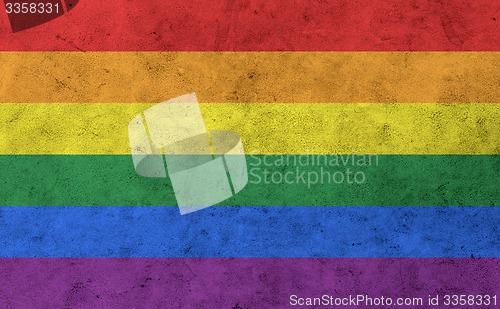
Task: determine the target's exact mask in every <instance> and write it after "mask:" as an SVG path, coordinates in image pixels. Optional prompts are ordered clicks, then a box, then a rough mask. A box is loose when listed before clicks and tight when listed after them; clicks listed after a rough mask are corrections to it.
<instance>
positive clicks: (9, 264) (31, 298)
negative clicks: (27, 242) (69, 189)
mask: <svg viewBox="0 0 500 309" xmlns="http://www.w3.org/2000/svg"><path fill="white" fill-rule="evenodd" d="M499 266H500V265H499V259H473V258H464V259H425V258H420V259H389V258H386V259H360V258H359V259H295V258H294V259H292V258H290V259H275V258H263V259H255V258H252V259H246V258H236V259H233V258H232V259H220V258H203V259H186V258H184V259H182V258H166V259H144V258H137V259H58V258H57V259H56V258H54V259H27V258H26V259H19V258H16V259H0V275H1V278H2V280H1V283H0V307H2V308H35V307H37V308H46V307H47V308H48V307H50V308H232V307H236V308H238V307H239V308H287V307H290V295H291V294H296V295H298V296H303V297H320V296H322V295H323V294H327V295H332V296H335V297H347V296H349V295H356V294H360V295H361V294H362V295H365V294H366V295H368V296H370V297H380V296H385V297H392V298H394V300H396V298H397V297H422V298H423V299H424V304H425V302H427V297H428V295H440V296H441V299H442V297H443V295H444V294H467V295H468V294H473V295H476V294H490V295H491V294H497V298H498V297H499V296H500V295H499V294H500V289H499V285H498V282H500V275H499V269H500V267H499ZM424 307H427V306H424ZM440 307H442V306H436V307H433V308H440Z"/></svg>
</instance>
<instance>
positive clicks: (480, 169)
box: [0, 155, 500, 206]
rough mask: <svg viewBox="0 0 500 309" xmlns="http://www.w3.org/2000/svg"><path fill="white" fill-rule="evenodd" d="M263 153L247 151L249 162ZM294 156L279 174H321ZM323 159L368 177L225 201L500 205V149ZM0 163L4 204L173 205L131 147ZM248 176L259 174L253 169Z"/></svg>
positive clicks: (267, 189)
mask: <svg viewBox="0 0 500 309" xmlns="http://www.w3.org/2000/svg"><path fill="white" fill-rule="evenodd" d="M303 157H304V156H303ZM262 158H263V157H262V156H255V157H250V156H248V157H247V163H248V168H249V170H251V169H254V168H257V167H256V166H255V165H256V163H257V161H258V160H260V159H262ZM278 158H280V156H272V157H269V158H267V159H268V161H274V160H275V159H278ZM293 158H294V157H293V156H290V157H289V163H290V165H289V166H271V167H266V168H267V169H268V170H269V172H271V173H281V174H283V173H286V172H291V173H294V172H295V170H296V169H297V168H298V169H299V172H300V173H301V172H304V173H305V174H306V178H307V173H317V174H318V175H319V174H320V168H321V167H320V166H294V165H293ZM295 158H298V156H295ZM332 158H333V157H332V156H330V157H329V158H328V159H329V160H331V159H332ZM322 167H323V169H324V171H326V172H328V173H330V175H333V173H334V172H336V171H340V172H345V171H346V168H349V169H350V170H351V171H354V172H363V173H364V175H365V177H366V180H365V182H364V183H363V184H355V183H354V184H348V183H347V182H346V181H345V182H344V183H341V184H335V183H326V181H325V183H323V184H316V185H311V187H310V188H308V186H307V184H304V183H302V182H301V180H300V179H299V183H294V184H285V183H281V184H265V183H260V184H255V183H249V184H248V185H247V186H246V188H244V189H243V191H241V192H240V193H238V194H237V195H236V196H234V197H233V198H231V199H229V200H226V201H225V202H224V203H223V204H224V205H257V206H261V205H360V206H361V205H401V206H405V205H443V206H445V205H477V206H485V205H500V190H499V189H498V185H499V184H500V172H499V171H500V156H498V155H379V156H378V164H375V163H374V162H372V164H371V166H351V165H349V166H347V167H329V166H324V165H323V166H322ZM258 168H263V167H262V166H259V167H258ZM0 171H1V176H0V184H1V187H0V201H1V202H0V204H1V205H176V203H175V197H174V195H173V192H172V189H171V185H170V183H169V181H168V180H167V179H161V178H144V177H141V176H138V175H137V174H136V173H135V171H134V168H133V164H132V160H131V156H129V155H2V156H0ZM253 174H257V173H256V172H255V170H254V173H253ZM258 175H260V176H262V175H263V174H262V171H260V172H259V173H258ZM337 176H338V175H337ZM275 177H278V176H275ZM292 178H293V179H294V181H295V180H296V177H295V176H294V177H292ZM249 179H250V181H252V182H255V180H256V177H254V176H252V175H250V176H249ZM290 179H291V178H290V177H289V180H290ZM339 179H340V178H339V177H337V181H338V180H339ZM275 180H277V178H275ZM324 180H326V177H324ZM358 180H360V178H358Z"/></svg>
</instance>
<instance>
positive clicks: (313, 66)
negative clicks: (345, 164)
mask: <svg viewBox="0 0 500 309" xmlns="http://www.w3.org/2000/svg"><path fill="white" fill-rule="evenodd" d="M498 65H499V58H498V53H494V52H470V53H469V52H468V53H455V52H452V53H448V52H414V53H408V52H326V53H325V52H317V53H314V52H313V53H302V52H294V53H283V52H258V53H247V52H239V53H231V52H224V53H221V52H216V53H214V52H209V53H203V52H177V53H156V52H140V53H132V52H116V53H115V52H106V53H99V52H93V53H75V52H70V53H55V52H49V53H47V52H41V53H24V52H4V53H0V94H1V95H0V102H33V103H36V102H87V103H90V102H94V103H97V102H119V103H123V102H137V103H144V102H151V103H153V102H162V101H164V100H167V99H170V98H174V97H177V96H179V95H182V94H185V93H189V92H193V91H194V92H196V93H197V94H198V98H199V99H200V100H201V101H202V102H214V103H215V102H217V103H219V102H228V103H229V102H241V103H244V102H284V103H288V102H326V103H328V102H346V103H348V102H360V103H364V102H428V103H436V102H450V103H461V102H463V103H466V102H484V103H486V102H498V98H499V97H500V96H499V94H500V70H498Z"/></svg>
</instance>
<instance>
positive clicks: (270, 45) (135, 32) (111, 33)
mask: <svg viewBox="0 0 500 309" xmlns="http://www.w3.org/2000/svg"><path fill="white" fill-rule="evenodd" d="M47 1H49V0H47ZM72 2H74V3H76V1H72ZM498 12H499V6H498V3H497V2H495V1H491V0H476V1H470V0H455V1H451V0H449V1H444V0H434V1H429V0H414V1H409V0H390V1H389V0H385V1H373V0H361V1H352V0H333V1H328V0H316V1H300V0H297V1H294V2H293V3H292V2H283V1H281V0H255V1H249V0H226V1H213V0H194V1H186V0H169V1H164V0H141V1H125V0H115V1H91V0H87V1H80V2H78V5H76V4H75V6H74V9H72V10H71V11H70V12H69V13H67V14H65V15H64V16H62V17H59V18H56V19H55V20H52V21H49V22H47V23H44V24H42V25H39V26H36V27H34V28H30V29H28V30H24V31H20V32H16V33H14V34H13V33H12V29H11V27H10V25H9V20H8V19H7V18H6V16H7V14H6V13H5V11H3V9H2V12H1V14H0V17H2V22H1V23H0V50H3V51H23V50H33V51H52V50H57V51H73V50H88V51H498V50H500V36H499V27H498V21H497V19H498V17H499V16H498Z"/></svg>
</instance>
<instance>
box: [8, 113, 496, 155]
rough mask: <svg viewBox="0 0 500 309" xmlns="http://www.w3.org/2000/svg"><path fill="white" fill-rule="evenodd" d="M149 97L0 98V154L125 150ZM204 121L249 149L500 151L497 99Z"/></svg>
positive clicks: (299, 151)
mask: <svg viewBox="0 0 500 309" xmlns="http://www.w3.org/2000/svg"><path fill="white" fill-rule="evenodd" d="M152 105H153V104H139V103H137V104H133V103H130V104H120V103H96V104H78V103H59V104H54V103H43V104H42V103H38V104H29V103H3V104H0V123H1V127H0V128H1V129H0V153H1V154H128V153H129V144H128V132H127V129H128V123H129V121H130V120H131V119H132V118H133V117H134V116H135V115H137V114H138V113H140V112H141V111H143V110H144V109H146V108H148V107H150V106H152ZM200 105H201V110H202V113H203V117H204V119H205V121H206V126H207V128H208V129H210V130H213V129H227V130H234V131H236V132H238V133H239V134H240V135H241V137H242V140H243V145H244V147H245V152H246V153H251V152H258V153H274V154H302V153H363V154H371V153H376V154H499V153H500V108H499V105H497V104H491V103H483V104H479V103H475V104H472V103H470V104H437V103H405V104H373V103H369V104H367V103H364V104H362V103H331V104H324V103H314V104H313V103H310V104H294V103H289V104H284V103H269V104H255V103H247V104H243V103H203V104H200Z"/></svg>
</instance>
